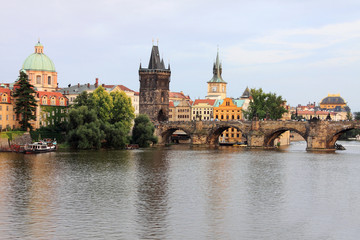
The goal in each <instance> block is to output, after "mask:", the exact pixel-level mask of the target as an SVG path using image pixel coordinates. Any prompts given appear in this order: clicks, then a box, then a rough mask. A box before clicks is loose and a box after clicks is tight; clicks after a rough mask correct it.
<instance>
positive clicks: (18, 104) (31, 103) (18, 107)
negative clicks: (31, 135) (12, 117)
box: [13, 71, 37, 131]
mask: <svg viewBox="0 0 360 240" xmlns="http://www.w3.org/2000/svg"><path fill="white" fill-rule="evenodd" d="M14 88H15V91H14V95H13V96H14V98H15V108H14V110H15V113H16V114H17V115H18V116H19V118H20V121H19V123H20V126H21V129H22V130H23V131H26V130H27V129H30V130H32V126H31V124H30V121H31V120H36V115H35V112H36V107H37V103H36V100H35V94H36V91H35V90H34V86H33V85H31V84H30V82H29V79H28V75H27V74H26V73H25V72H24V71H20V75H19V80H18V82H17V83H16V85H15V87H14Z"/></svg>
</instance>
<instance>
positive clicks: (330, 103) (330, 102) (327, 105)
mask: <svg viewBox="0 0 360 240" xmlns="http://www.w3.org/2000/svg"><path fill="white" fill-rule="evenodd" d="M346 106H347V105H346V102H345V100H344V99H343V98H342V97H341V96H340V94H328V96H327V97H325V98H323V99H322V100H321V102H320V108H321V109H328V110H338V111H340V110H341V109H344V108H345V107H346Z"/></svg>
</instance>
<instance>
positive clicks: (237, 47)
mask: <svg viewBox="0 0 360 240" xmlns="http://www.w3.org/2000/svg"><path fill="white" fill-rule="evenodd" d="M3 6H4V7H3V8H2V10H0V11H1V14H0V20H1V23H0V24H1V27H2V29H3V33H5V34H4V36H3V37H2V38H1V39H0V50H1V53H2V55H1V58H0V59H1V60H0V63H1V66H2V69H1V71H0V82H14V81H15V80H16V78H17V77H18V75H19V72H18V71H19V69H20V68H21V66H22V64H23V62H24V60H25V59H26V58H27V57H28V56H29V55H30V54H32V53H33V52H34V46H35V44H36V43H37V41H38V39H39V38H40V41H41V43H42V44H43V45H44V53H45V54H46V55H47V56H48V57H50V59H51V60H52V61H53V62H54V64H55V68H56V71H57V72H58V82H59V87H66V86H67V85H68V84H70V83H71V84H72V85H74V84H77V83H80V84H85V83H92V84H93V83H94V82H95V78H99V81H100V83H105V84H118V85H120V84H121V85H125V86H127V87H128V88H130V89H132V90H134V91H139V76H138V69H139V65H140V62H141V64H142V66H143V67H147V65H148V62H149V59H150V53H151V47H152V40H153V39H154V41H155V45H156V42H157V39H159V44H158V46H159V50H160V54H161V56H162V57H163V58H164V61H165V65H166V66H167V64H168V63H169V62H170V65H171V71H172V74H171V81H170V90H171V91H174V92H180V91H183V92H184V94H186V95H190V97H191V98H192V99H193V100H195V99H197V98H204V97H205V96H206V93H207V81H209V80H210V79H211V77H212V67H213V62H214V61H215V58H216V53H217V47H219V55H220V60H221V62H222V67H223V74H222V76H223V79H224V80H225V81H226V82H227V83H228V84H227V88H228V90H227V96H229V97H234V98H237V97H240V96H241V94H242V93H243V91H244V90H245V88H246V87H249V88H260V87H261V88H262V89H263V90H264V91H265V92H275V93H276V94H278V95H281V96H282V97H283V98H284V99H286V100H287V102H288V104H290V105H291V106H296V105H297V104H303V105H305V104H307V103H309V102H316V103H319V102H320V101H321V99H322V98H324V97H326V96H327V94H328V93H330V94H336V93H339V94H340V95H341V96H342V97H343V98H344V99H345V101H346V102H348V105H349V107H350V108H351V110H352V112H355V111H360V101H359V97H358V96H357V95H358V94H357V89H358V88H359V87H360V83H359V81H358V78H359V77H358V76H359V75H360V68H359V66H360V41H359V40H360V17H359V16H360V14H359V13H360V3H357V2H356V1H341V2H338V3H331V4H329V3H328V2H326V1H323V0H320V1H316V2H311V1H301V2H300V1H281V0H279V1H223V2H222V3H221V4H219V3H218V2H216V1H187V0H186V1H171V2H168V1H163V0H155V1H152V2H151V5H149V2H147V1H136V2H131V1H112V0H108V1H103V2H97V1H76V2H70V1H51V2H47V1H41V0H36V1H33V2H22V1H20V0H15V1H12V2H6V3H4V4H3ZM37 13H41V14H37Z"/></svg>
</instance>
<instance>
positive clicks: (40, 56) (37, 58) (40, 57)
mask: <svg viewBox="0 0 360 240" xmlns="http://www.w3.org/2000/svg"><path fill="white" fill-rule="evenodd" d="M22 69H23V70H25V72H26V74H27V75H28V77H29V81H30V83H31V84H32V85H33V86H34V87H35V88H36V90H38V91H48V92H52V91H55V90H56V89H57V72H56V70H55V65H54V63H53V62H52V61H51V59H50V58H49V57H48V56H46V55H45V54H44V46H43V45H42V44H41V43H40V41H38V43H37V44H36V45H35V53H33V54H31V55H30V56H28V57H27V58H26V59H25V61H24V63H23V65H22Z"/></svg>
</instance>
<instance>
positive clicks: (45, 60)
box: [22, 53, 56, 72]
mask: <svg viewBox="0 0 360 240" xmlns="http://www.w3.org/2000/svg"><path fill="white" fill-rule="evenodd" d="M22 68H23V69H25V70H38V71H48V72H56V71H55V65H54V63H53V62H52V61H51V59H50V58H49V57H48V56H46V55H45V54H43V53H33V54H31V55H30V56H28V57H27V58H26V60H25V62H24V64H23V66H22Z"/></svg>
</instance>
